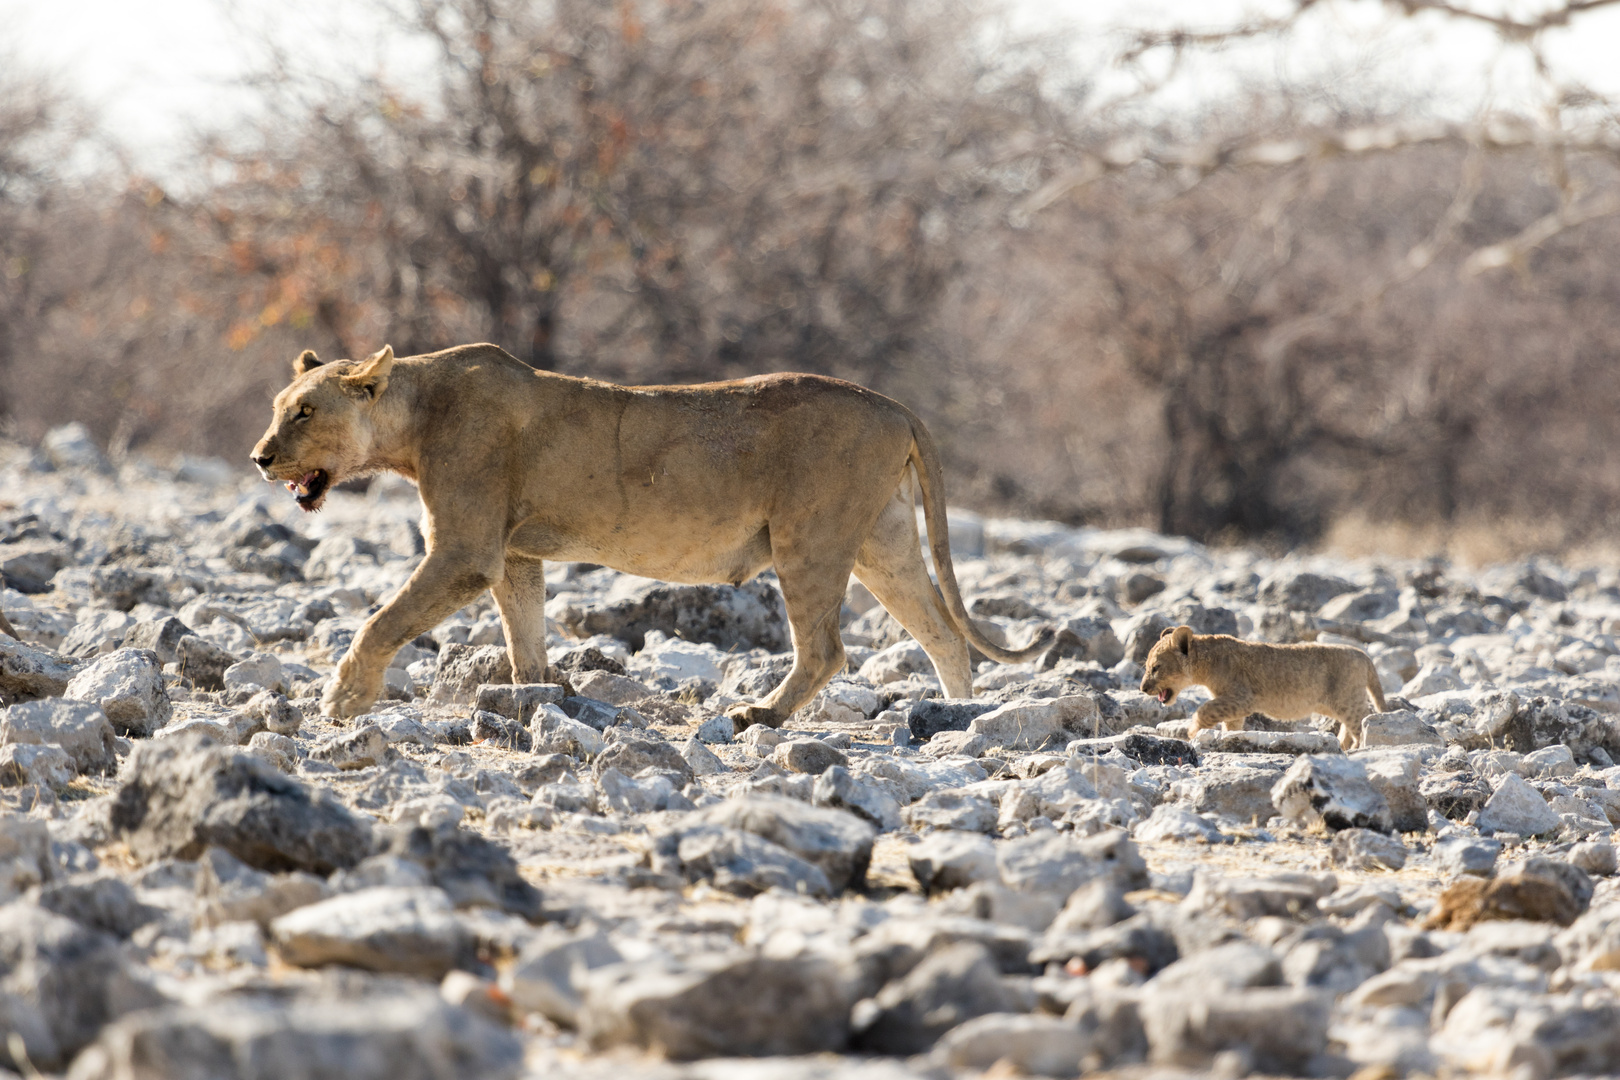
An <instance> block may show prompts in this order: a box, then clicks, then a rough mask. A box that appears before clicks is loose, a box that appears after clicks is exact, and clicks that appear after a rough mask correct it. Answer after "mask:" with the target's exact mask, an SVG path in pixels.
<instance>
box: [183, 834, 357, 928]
mask: <svg viewBox="0 0 1620 1080" xmlns="http://www.w3.org/2000/svg"><path fill="white" fill-rule="evenodd" d="M327 893H328V890H327V887H326V882H324V881H322V880H321V879H320V878H318V877H315V876H314V875H313V874H305V873H298V872H294V873H290V874H267V873H264V872H263V871H262V870H255V869H253V868H252V867H251V866H248V865H247V864H246V863H244V862H242V860H240V859H238V858H237V857H236V856H234V855H232V854H231V853H230V852H228V851H226V850H224V849H223V848H209V849H208V850H207V851H205V852H204V853H203V856H202V858H201V859H199V860H198V870H197V899H198V901H199V902H200V905H201V907H200V912H199V914H198V919H199V920H200V921H201V923H202V925H204V926H218V925H220V924H222V923H229V922H243V921H246V922H255V923H258V924H259V925H260V926H261V927H265V928H268V927H269V925H270V922H271V920H273V919H275V918H277V917H279V916H281V915H285V914H286V913H287V912H289V911H293V910H296V909H297V908H301V907H304V906H305V905H308V904H314V903H317V902H319V901H321V900H324V899H325V898H326V896H327Z"/></svg>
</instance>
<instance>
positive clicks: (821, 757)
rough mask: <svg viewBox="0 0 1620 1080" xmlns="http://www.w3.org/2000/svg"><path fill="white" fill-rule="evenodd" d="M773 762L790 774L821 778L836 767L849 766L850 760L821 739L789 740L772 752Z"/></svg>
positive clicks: (778, 745)
mask: <svg viewBox="0 0 1620 1080" xmlns="http://www.w3.org/2000/svg"><path fill="white" fill-rule="evenodd" d="M771 760H772V761H774V762H775V763H776V764H778V765H780V766H781V767H782V768H784V769H786V770H788V771H789V772H796V773H809V774H810V775H811V776H820V775H821V774H822V773H824V772H826V771H827V770H828V769H830V768H833V767H834V766H839V767H844V766H847V765H849V758H848V757H847V756H845V755H844V754H843V753H842V752H841V751H839V750H837V749H835V748H833V747H832V746H831V745H829V744H827V743H825V742H823V741H822V740H820V739H789V740H787V741H786V742H782V743H778V744H777V746H776V749H775V750H772V751H771Z"/></svg>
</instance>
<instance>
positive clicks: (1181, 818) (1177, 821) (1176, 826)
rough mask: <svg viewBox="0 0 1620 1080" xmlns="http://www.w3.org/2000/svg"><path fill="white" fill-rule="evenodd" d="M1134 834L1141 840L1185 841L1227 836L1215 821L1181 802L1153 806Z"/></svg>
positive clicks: (1216, 840)
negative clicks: (1185, 806) (1176, 804)
mask: <svg viewBox="0 0 1620 1080" xmlns="http://www.w3.org/2000/svg"><path fill="white" fill-rule="evenodd" d="M1131 836H1132V837H1133V838H1134V839H1136V840H1138V841H1141V842H1142V843H1158V842H1161V841H1165V840H1180V841H1183V842H1186V843H1198V844H1224V843H1225V842H1226V837H1225V836H1223V835H1222V834H1221V830H1220V829H1219V828H1218V827H1216V826H1215V825H1212V824H1210V823H1209V822H1208V821H1206V820H1204V819H1203V818H1201V817H1199V816H1198V815H1197V814H1194V813H1193V812H1192V811H1190V810H1185V809H1183V808H1181V807H1179V806H1173V805H1171V804H1169V803H1165V804H1163V805H1160V806H1156V807H1154V808H1153V813H1152V814H1150V815H1148V817H1147V820H1145V821H1142V822H1139V823H1138V824H1137V825H1136V826H1135V827H1134V828H1133V829H1132V830H1131Z"/></svg>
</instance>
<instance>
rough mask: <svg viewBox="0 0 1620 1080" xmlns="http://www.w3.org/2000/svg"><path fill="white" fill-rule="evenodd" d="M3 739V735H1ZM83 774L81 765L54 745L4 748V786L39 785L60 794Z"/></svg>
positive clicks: (0, 766)
mask: <svg viewBox="0 0 1620 1080" xmlns="http://www.w3.org/2000/svg"><path fill="white" fill-rule="evenodd" d="M0 737H4V736H3V732H0ZM78 773H79V769H78V766H77V765H75V764H74V761H73V759H72V758H70V757H68V755H67V753H66V752H65V751H64V750H63V749H62V748H61V747H60V746H56V745H54V744H52V743H45V744H43V745H28V744H24V743H6V744H4V745H0V787H8V788H10V787H22V786H23V785H24V784H37V785H39V786H40V787H42V788H49V789H51V790H52V791H56V792H60V791H61V790H62V789H63V788H65V787H67V785H68V783H69V782H70V781H72V779H73V778H74V777H75V776H77V775H78Z"/></svg>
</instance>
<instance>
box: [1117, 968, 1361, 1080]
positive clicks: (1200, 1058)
mask: <svg viewBox="0 0 1620 1080" xmlns="http://www.w3.org/2000/svg"><path fill="white" fill-rule="evenodd" d="M1332 1004H1333V1001H1332V997H1331V996H1330V995H1328V994H1324V993H1322V992H1321V991H1318V990H1308V989H1297V988H1294V987H1255V988H1251V989H1244V990H1233V991H1228V992H1226V993H1221V994H1210V993H1208V992H1207V991H1205V990H1203V989H1195V990H1191V991H1181V992H1172V993H1150V994H1147V995H1146V996H1144V997H1143V999H1142V1003H1141V1005H1140V1006H1139V1008H1140V1010H1141V1017H1142V1027H1143V1030H1144V1031H1145V1032H1146V1034H1147V1042H1148V1056H1149V1058H1150V1059H1151V1060H1152V1061H1154V1062H1155V1063H1158V1064H1162V1065H1179V1066H1182V1067H1185V1068H1209V1067H1210V1066H1211V1065H1212V1064H1214V1063H1215V1061H1216V1060H1217V1057H1218V1055H1221V1054H1224V1053H1236V1054H1237V1055H1238V1057H1239V1060H1241V1061H1243V1062H1244V1066H1243V1067H1244V1068H1245V1069H1250V1068H1252V1069H1255V1070H1257V1071H1260V1072H1265V1073H1280V1074H1283V1075H1292V1076H1297V1075H1301V1074H1303V1073H1304V1072H1305V1071H1306V1070H1307V1066H1308V1064H1309V1062H1310V1061H1311V1059H1312V1058H1314V1057H1316V1056H1317V1055H1318V1054H1320V1053H1322V1051H1323V1050H1325V1049H1326V1048H1327V1036H1328V1022H1329V1018H1330V1016H1331V1009H1332Z"/></svg>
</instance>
